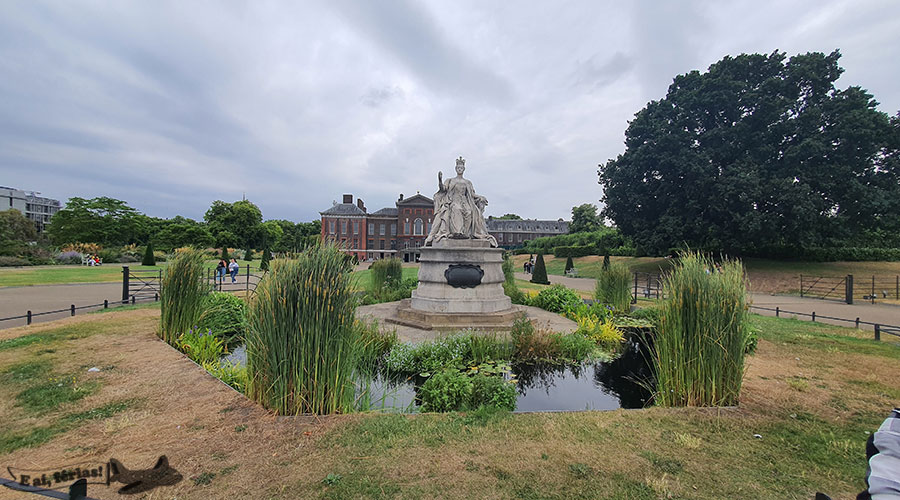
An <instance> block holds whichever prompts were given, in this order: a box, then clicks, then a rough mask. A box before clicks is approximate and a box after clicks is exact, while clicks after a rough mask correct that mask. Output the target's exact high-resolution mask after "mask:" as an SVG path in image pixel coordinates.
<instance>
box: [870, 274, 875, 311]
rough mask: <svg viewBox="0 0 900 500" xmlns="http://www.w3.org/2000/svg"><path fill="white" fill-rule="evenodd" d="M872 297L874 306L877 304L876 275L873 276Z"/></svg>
mask: <svg viewBox="0 0 900 500" xmlns="http://www.w3.org/2000/svg"><path fill="white" fill-rule="evenodd" d="M870 297H871V298H872V303H873V304H874V303H875V275H874V274H873V275H872V295H870Z"/></svg>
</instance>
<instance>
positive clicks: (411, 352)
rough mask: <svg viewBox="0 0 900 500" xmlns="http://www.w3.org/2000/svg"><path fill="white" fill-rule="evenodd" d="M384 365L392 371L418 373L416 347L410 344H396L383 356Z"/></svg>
mask: <svg viewBox="0 0 900 500" xmlns="http://www.w3.org/2000/svg"><path fill="white" fill-rule="evenodd" d="M384 366H385V368H387V369H388V371H391V372H394V373H403V374H411V373H418V372H419V370H418V369H417V368H418V365H417V363H416V349H415V347H413V346H412V345H411V344H406V343H403V344H396V345H394V346H393V347H392V348H391V350H390V351H388V353H387V356H385V358H384Z"/></svg>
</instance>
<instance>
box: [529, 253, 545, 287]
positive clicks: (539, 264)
mask: <svg viewBox="0 0 900 500" xmlns="http://www.w3.org/2000/svg"><path fill="white" fill-rule="evenodd" d="M531 282H532V283H538V284H541V285H549V284H550V280H548V279H547V267H546V266H545V265H544V254H542V253H539V254H538V256H537V260H536V261H535V263H534V271H532V272H531Z"/></svg>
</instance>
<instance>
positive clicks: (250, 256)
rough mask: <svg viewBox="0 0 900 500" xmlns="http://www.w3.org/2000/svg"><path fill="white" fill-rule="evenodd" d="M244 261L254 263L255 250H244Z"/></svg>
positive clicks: (248, 248)
mask: <svg viewBox="0 0 900 500" xmlns="http://www.w3.org/2000/svg"><path fill="white" fill-rule="evenodd" d="M244 260H245V261H247V262H253V249H252V248H250V247H247V248H246V249H245V250H244Z"/></svg>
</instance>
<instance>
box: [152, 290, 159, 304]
mask: <svg viewBox="0 0 900 500" xmlns="http://www.w3.org/2000/svg"><path fill="white" fill-rule="evenodd" d="M153 302H159V292H156V293H154V294H153Z"/></svg>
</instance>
